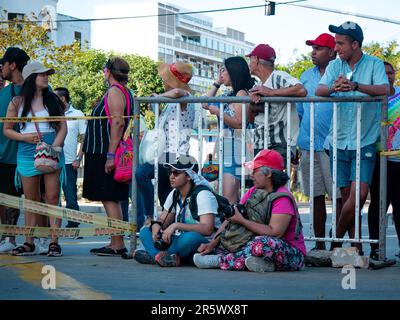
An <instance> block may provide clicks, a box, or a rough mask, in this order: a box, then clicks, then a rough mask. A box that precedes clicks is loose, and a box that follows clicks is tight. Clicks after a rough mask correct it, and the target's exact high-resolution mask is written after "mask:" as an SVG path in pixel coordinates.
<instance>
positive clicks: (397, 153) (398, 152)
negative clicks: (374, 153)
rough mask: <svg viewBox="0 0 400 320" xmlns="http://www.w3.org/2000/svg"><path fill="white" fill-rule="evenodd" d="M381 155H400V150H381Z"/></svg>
mask: <svg viewBox="0 0 400 320" xmlns="http://www.w3.org/2000/svg"><path fill="white" fill-rule="evenodd" d="M380 155H381V157H385V156H400V150H388V151H381V153H380Z"/></svg>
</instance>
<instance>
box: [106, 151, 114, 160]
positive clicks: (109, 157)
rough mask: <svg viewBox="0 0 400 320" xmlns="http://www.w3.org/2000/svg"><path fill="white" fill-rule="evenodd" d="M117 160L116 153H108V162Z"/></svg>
mask: <svg viewBox="0 0 400 320" xmlns="http://www.w3.org/2000/svg"><path fill="white" fill-rule="evenodd" d="M114 158H115V153H112V152H107V160H113V159H114Z"/></svg>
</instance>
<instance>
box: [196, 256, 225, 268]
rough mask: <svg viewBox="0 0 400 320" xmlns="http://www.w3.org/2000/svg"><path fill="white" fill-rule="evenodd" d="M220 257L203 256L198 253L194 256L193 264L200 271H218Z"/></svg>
mask: <svg viewBox="0 0 400 320" xmlns="http://www.w3.org/2000/svg"><path fill="white" fill-rule="evenodd" d="M220 260H221V259H220V257H219V256H218V255H216V254H207V255H204V256H203V255H201V254H200V253H196V254H195V255H194V256H193V262H194V264H195V266H196V267H197V268H200V269H217V268H219V262H220Z"/></svg>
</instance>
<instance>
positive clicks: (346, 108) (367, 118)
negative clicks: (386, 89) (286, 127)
mask: <svg viewBox="0 0 400 320" xmlns="http://www.w3.org/2000/svg"><path fill="white" fill-rule="evenodd" d="M339 75H344V76H346V77H347V78H348V79H350V80H351V81H356V82H358V83H360V84H365V85H383V84H386V85H389V81H388V78H387V76H386V73H385V67H384V65H383V62H382V61H381V60H380V59H378V58H375V57H372V56H369V55H367V54H365V53H364V54H363V55H362V57H361V59H360V60H359V61H358V62H357V63H356V65H355V66H354V70H351V68H350V66H349V64H348V63H347V61H342V60H340V59H336V60H333V61H331V62H329V65H328V67H327V68H326V71H325V74H324V75H323V77H322V79H321V81H320V84H324V85H327V86H328V87H329V88H331V87H332V85H333V82H334V81H335V80H336V79H337V78H338V77H339ZM333 96H339V97H343V96H367V95H366V94H365V93H361V92H360V91H350V92H337V93H336V94H334V95H333ZM337 114H338V118H337V119H338V122H337V128H338V134H337V147H338V149H341V150H345V149H347V150H356V145H357V142H356V141H357V140H356V133H357V121H356V120H357V103H354V102H342V103H338V110H337ZM380 114H381V108H380V103H379V102H364V103H362V106H361V119H362V122H361V148H363V147H365V146H368V145H371V144H374V143H375V142H376V141H377V139H378V137H379V124H380ZM332 121H333V119H332ZM332 123H333V122H332ZM332 130H333V125H332V126H331V129H330V130H329V136H328V142H329V144H331V145H332Z"/></svg>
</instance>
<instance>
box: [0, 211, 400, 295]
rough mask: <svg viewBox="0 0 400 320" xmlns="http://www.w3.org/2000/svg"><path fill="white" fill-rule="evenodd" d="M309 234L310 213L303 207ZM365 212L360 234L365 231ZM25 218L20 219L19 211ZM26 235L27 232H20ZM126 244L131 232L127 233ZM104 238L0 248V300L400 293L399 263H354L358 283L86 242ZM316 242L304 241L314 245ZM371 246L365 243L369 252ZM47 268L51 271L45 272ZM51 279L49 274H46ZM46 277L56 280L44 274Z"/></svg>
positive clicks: (331, 274)
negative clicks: (59, 251)
mask: <svg viewBox="0 0 400 320" xmlns="http://www.w3.org/2000/svg"><path fill="white" fill-rule="evenodd" d="M301 216H302V221H303V224H304V233H305V234H306V235H307V234H308V228H309V225H308V215H306V214H302V215H301ZM366 221H367V220H366V217H365V218H364V219H363V234H367V227H366ZM20 223H21V224H22V223H23V219H21V221H20ZM387 235H388V237H387V240H388V241H387V256H388V257H389V258H394V257H395V254H396V253H398V250H399V248H398V244H397V243H398V242H397V237H396V233H395V229H394V226H393V225H392V224H391V223H390V222H389V226H388V232H387ZM17 240H18V242H19V243H22V242H23V239H22V237H18V239H17ZM126 242H127V246H128V245H129V240H128V239H127V240H126ZM106 243H107V239H106V238H96V237H90V238H83V239H62V240H61V246H62V248H63V256H62V257H59V258H49V257H47V256H33V257H12V256H9V255H0V300H14V299H17V300H20V299H24V300H25V299H28V300H30V299H34V300H53V299H55V300H66V299H68V300H69V299H79V300H81V299H84V300H87V299H88V300H102V299H105V300H108V299H116V300H126V299H129V300H249V299H250V300H271V299H272V300H273V299H285V300H298V299H306V300H331V299H333V300H336V299H337V300H352V299H367V300H368V299H381V300H393V299H399V298H400V268H399V267H400V263H399V261H398V262H397V264H396V265H395V266H392V267H388V268H383V269H380V270H368V269H356V271H355V282H354V285H355V288H354V289H347V290H345V289H343V288H342V282H343V281H344V277H345V276H346V274H344V273H342V269H340V268H306V269H305V270H304V271H300V272H273V273H265V274H259V273H252V272H245V271H242V272H237V271H221V270H201V269H197V268H195V267H192V266H183V267H179V268H160V267H158V266H155V265H141V264H138V263H137V262H136V261H134V260H124V259H121V258H119V257H98V256H94V255H90V254H89V249H91V248H93V247H98V246H102V245H104V244H106ZM313 245H314V244H313V243H312V242H308V243H307V247H308V248H309V249H310V248H311V247H312V246H313ZM368 247H369V246H367V245H364V250H365V253H366V254H368V253H369V248H368ZM44 266H50V269H51V267H54V268H55V271H56V274H57V276H56V281H55V287H56V289H44V288H43V286H42V282H43V281H44V277H46V276H47V275H50V273H49V271H48V270H47V269H46V268H49V267H46V268H45V269H43V267H44ZM46 270H47V273H46V272H45V271H46ZM46 279H47V278H46ZM46 283H47V284H49V283H51V282H46V281H45V286H46Z"/></svg>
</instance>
